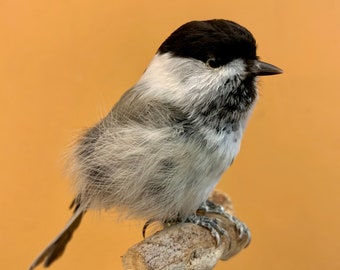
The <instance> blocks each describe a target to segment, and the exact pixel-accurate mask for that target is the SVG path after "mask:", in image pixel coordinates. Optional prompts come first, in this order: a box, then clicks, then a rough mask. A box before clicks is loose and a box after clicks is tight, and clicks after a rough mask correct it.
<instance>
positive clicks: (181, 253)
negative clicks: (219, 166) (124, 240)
mask: <svg viewBox="0 0 340 270" xmlns="http://www.w3.org/2000/svg"><path fill="white" fill-rule="evenodd" d="M209 200H211V201H213V202H214V203H217V204H219V205H221V206H223V207H224V209H225V212H227V213H229V214H233V207H232V203H231V200H230V199H229V197H228V196H227V195H226V194H224V193H222V192H220V191H214V192H213V193H212V195H211V197H210V198H209ZM205 215H206V216H207V217H211V218H216V219H217V220H218V223H219V225H220V226H221V227H222V228H223V229H225V230H226V231H227V232H228V234H227V235H224V236H221V243H220V244H219V245H216V240H215V239H214V238H213V237H212V235H211V233H210V232H209V231H208V230H207V229H205V228H203V227H201V226H199V225H196V224H191V223H180V224H176V225H172V226H169V227H165V228H164V229H163V230H161V231H158V232H156V233H155V234H153V235H151V236H150V237H148V238H146V239H144V240H143V241H141V242H139V243H137V244H135V245H134V246H132V247H130V248H129V250H128V251H127V252H126V253H125V255H124V256H123V258H122V260H123V267H124V270H134V269H136V270H137V269H138V270H144V269H148V270H150V269H152V270H158V269H207V270H208V269H213V267H214V266H215V265H216V264H217V262H218V261H219V260H228V259H229V258H231V257H232V256H234V255H236V254H237V253H239V252H240V251H241V250H242V249H243V248H245V247H246V246H247V245H248V243H249V241H250V233H249V232H248V233H243V234H242V235H240V233H239V232H238V230H237V228H236V227H235V223H233V222H232V221H230V220H229V219H228V218H226V217H224V216H221V215H216V214H210V213H207V214H205Z"/></svg>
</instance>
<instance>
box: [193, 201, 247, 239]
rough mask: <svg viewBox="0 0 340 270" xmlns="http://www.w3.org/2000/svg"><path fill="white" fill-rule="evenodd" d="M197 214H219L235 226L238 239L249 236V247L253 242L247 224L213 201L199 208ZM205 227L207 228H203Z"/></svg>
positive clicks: (206, 202) (204, 203)
mask: <svg viewBox="0 0 340 270" xmlns="http://www.w3.org/2000/svg"><path fill="white" fill-rule="evenodd" d="M197 213H203V214H209V213H210V214H217V215H221V216H223V217H225V218H227V219H228V220H229V221H230V222H231V223H233V224H234V225H235V228H236V230H237V232H238V237H239V238H240V239H241V238H242V237H243V236H244V234H246V235H247V245H246V246H248V245H249V243H250V241H251V233H250V231H249V229H248V227H247V225H246V224H244V223H243V222H241V221H240V220H238V219H237V218H236V217H234V216H233V215H231V214H229V213H227V212H226V211H225V210H224V208H223V207H222V206H221V205H218V204H216V203H214V202H211V201H205V202H203V203H202V204H201V206H200V207H199V208H198V210H197ZM202 227H205V226H202Z"/></svg>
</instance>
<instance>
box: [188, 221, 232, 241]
mask: <svg viewBox="0 0 340 270" xmlns="http://www.w3.org/2000/svg"><path fill="white" fill-rule="evenodd" d="M184 222H186V223H194V224H196V225H199V226H201V227H203V228H206V229H207V230H209V231H210V233H211V235H212V236H213V237H214V239H215V240H216V245H217V246H218V245H219V244H220V243H221V235H225V236H226V237H228V238H229V234H228V232H227V231H226V230H224V229H223V228H222V227H221V226H220V225H218V223H217V219H215V218H209V217H206V216H199V215H190V216H189V217H187V218H186V219H185V220H184ZM229 243H230V241H229ZM229 248H230V247H229Z"/></svg>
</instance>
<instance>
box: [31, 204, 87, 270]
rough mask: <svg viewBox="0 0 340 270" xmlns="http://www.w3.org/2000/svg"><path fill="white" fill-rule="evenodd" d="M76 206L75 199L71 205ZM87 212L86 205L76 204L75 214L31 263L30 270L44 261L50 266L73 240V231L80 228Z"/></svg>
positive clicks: (45, 264) (46, 265) (45, 265)
mask: <svg viewBox="0 0 340 270" xmlns="http://www.w3.org/2000/svg"><path fill="white" fill-rule="evenodd" d="M73 206H74V201H73V202H72V204H71V207H73ZM85 212H86V207H82V206H81V205H79V204H78V205H76V206H75V211H74V213H73V216H72V217H71V219H70V220H69V221H68V223H67V224H66V226H65V227H64V229H63V230H62V231H61V232H60V233H59V234H58V235H57V237H56V238H54V239H53V241H52V242H51V243H50V244H49V245H48V246H47V247H46V248H45V249H44V250H43V251H42V252H41V253H40V254H39V256H38V257H37V258H36V259H35V260H34V262H33V263H32V264H31V266H30V268H29V270H33V269H34V268H35V267H36V266H38V265H39V264H40V263H42V262H44V267H48V266H49V265H50V264H51V263H53V262H54V261H55V260H56V259H58V258H59V257H60V256H61V255H62V254H63V252H64V250H65V248H66V245H67V243H68V242H69V241H70V240H71V238H72V235H73V232H74V231H75V230H76V229H77V228H78V226H79V224H80V221H81V219H82V217H83V215H84V214H85Z"/></svg>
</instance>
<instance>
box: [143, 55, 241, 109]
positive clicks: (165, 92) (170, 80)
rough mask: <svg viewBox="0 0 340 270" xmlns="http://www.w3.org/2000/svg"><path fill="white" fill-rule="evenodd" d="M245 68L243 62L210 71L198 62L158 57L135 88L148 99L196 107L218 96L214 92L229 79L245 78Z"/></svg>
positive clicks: (210, 69)
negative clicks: (196, 103) (199, 103)
mask: <svg viewBox="0 0 340 270" xmlns="http://www.w3.org/2000/svg"><path fill="white" fill-rule="evenodd" d="M245 67H246V66H245V63H244V61H243V60H242V59H235V60H233V61H232V62H230V63H228V64H227V65H225V66H222V67H219V68H211V67H208V66H207V65H206V64H205V63H203V62H201V61H199V60H196V59H192V58H183V57H174V56H172V55H171V54H170V53H165V54H156V55H155V56H154V58H153V59H152V61H151V63H150V65H149V67H148V68H147V70H146V71H145V73H144V74H143V76H142V78H141V79H140V81H139V82H138V83H137V85H136V88H138V91H140V92H141V94H142V95H145V96H148V97H149V98H153V99H158V100H161V101H164V102H172V103H175V104H178V105H184V104H183V103H185V105H189V104H191V105H193V104H194V103H195V102H200V101H201V102H203V101H204V99H206V98H208V99H209V96H214V94H217V93H214V92H215V91H218V89H219V87H220V86H221V85H223V84H225V83H226V81H227V80H228V79H234V78H237V80H234V81H236V82H237V81H240V80H242V78H243V77H244V76H245V75H246V72H245ZM138 86H140V87H138ZM236 86H237V85H236ZM207 96H208V97H207Z"/></svg>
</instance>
